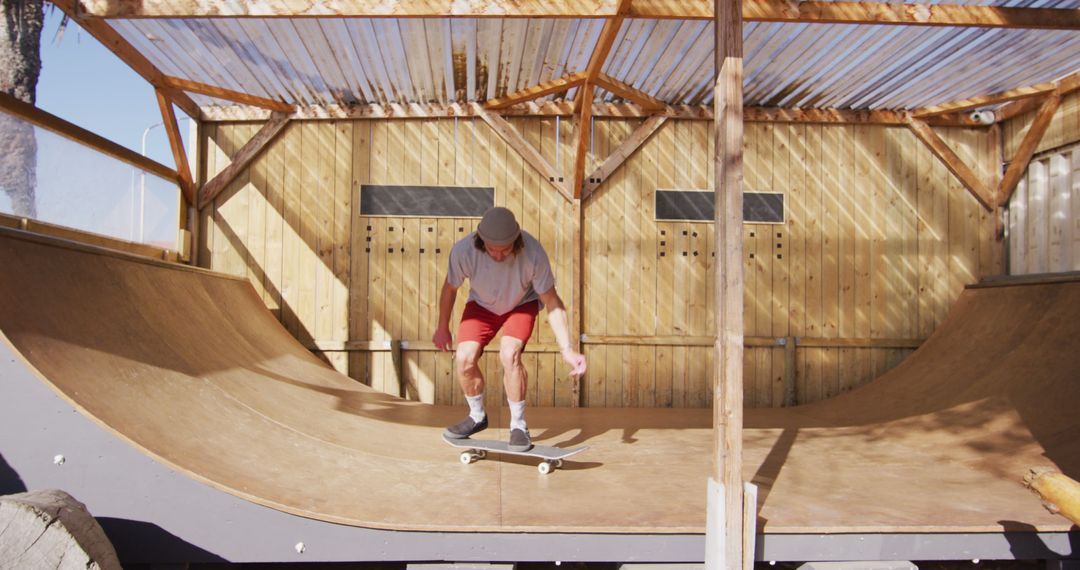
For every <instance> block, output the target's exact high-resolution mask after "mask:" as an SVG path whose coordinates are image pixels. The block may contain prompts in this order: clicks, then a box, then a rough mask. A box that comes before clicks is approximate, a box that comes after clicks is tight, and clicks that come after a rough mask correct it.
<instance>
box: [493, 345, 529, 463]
mask: <svg viewBox="0 0 1080 570" xmlns="http://www.w3.org/2000/svg"><path fill="white" fill-rule="evenodd" d="M524 349H525V343H523V342H521V340H519V339H516V338H513V337H507V336H504V337H503V338H502V343H501V344H500V345H499V360H500V361H501V362H502V365H503V387H504V388H505V389H506V400H507V403H508V404H509V405H510V449H511V450H513V451H527V450H529V449H530V448H532V441H531V439H530V438H529V428H528V426H527V425H526V424H525V393H526V391H527V390H528V387H529V373H528V372H526V371H525V365H524V364H522V362H521V353H522V351H523V350H524Z"/></svg>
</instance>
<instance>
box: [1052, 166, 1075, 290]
mask: <svg viewBox="0 0 1080 570" xmlns="http://www.w3.org/2000/svg"><path fill="white" fill-rule="evenodd" d="M1049 163H1050V184H1049V188H1050V196H1049V198H1050V201H1049V211H1048V214H1049V216H1048V217H1047V219H1048V220H1049V224H1048V226H1049V227H1048V228H1047V231H1048V233H1049V236H1048V239H1047V242H1048V251H1047V255H1048V257H1049V259H1048V260H1047V267H1048V269H1049V270H1050V272H1052V273H1059V272H1064V271H1069V269H1070V266H1071V265H1072V264H1071V263H1070V261H1071V260H1070V259H1069V257H1070V255H1069V254H1070V249H1069V246H1070V245H1071V242H1072V235H1071V234H1072V232H1071V231H1070V230H1071V227H1072V226H1073V225H1075V224H1076V221H1075V220H1073V219H1072V218H1071V215H1072V204H1071V202H1072V188H1071V187H1070V186H1069V175H1070V174H1071V172H1070V171H1071V170H1072V168H1071V166H1072V165H1071V164H1070V160H1069V156H1068V155H1066V154H1064V153H1055V154H1053V155H1051V156H1050V157H1049Z"/></svg>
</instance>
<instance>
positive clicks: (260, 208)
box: [246, 155, 269, 302]
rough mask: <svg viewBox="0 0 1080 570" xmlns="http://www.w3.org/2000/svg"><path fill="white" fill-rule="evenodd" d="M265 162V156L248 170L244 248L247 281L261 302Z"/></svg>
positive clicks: (263, 292) (266, 189) (263, 288)
mask: <svg viewBox="0 0 1080 570" xmlns="http://www.w3.org/2000/svg"><path fill="white" fill-rule="evenodd" d="M267 166H268V165H267V161H266V160H265V155H264V156H263V159H262V160H256V161H254V162H252V164H251V166H250V167H249V168H248V173H249V180H250V188H249V189H248V192H249V202H250V203H249V206H248V212H247V215H248V228H249V231H248V240H247V242H246V246H247V249H248V253H249V262H248V267H247V273H248V279H249V280H250V281H251V285H252V287H254V288H255V292H256V293H257V294H258V295H259V297H260V298H261V299H263V302H266V301H267V298H268V297H269V295H268V294H267V291H266V249H267V248H266V246H267V241H266V233H267V232H266V225H267V204H268V202H269V200H268V198H269V195H268V192H269V183H268V181H267V176H268V172H267Z"/></svg>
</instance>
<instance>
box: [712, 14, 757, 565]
mask: <svg viewBox="0 0 1080 570" xmlns="http://www.w3.org/2000/svg"><path fill="white" fill-rule="evenodd" d="M714 9H715V15H714V17H715V22H716V87H715V91H714V93H715V95H714V109H715V113H714V116H715V119H714V121H715V122H714V126H715V128H714V135H715V141H716V157H715V160H716V180H715V193H716V200H715V203H716V208H715V210H716V213H715V215H716V217H715V224H716V248H715V251H716V252H717V254H718V255H717V267H716V330H717V335H716V343H715V350H716V370H715V380H714V388H715V389H714V391H713V393H714V395H715V396H714V401H713V433H714V453H715V460H714V465H713V469H712V473H711V476H710V481H709V489H710V493H709V501H708V509H709V516H708V526H707V528H706V541H705V543H706V549H707V551H706V553H705V565H706V568H710V569H716V570H719V569H725V570H741V568H742V567H743V554H744V552H743V544H744V543H743V534H744V530H743V518H744V515H743V511H744V509H743V497H744V495H743V493H744V489H743V481H742V435H743V434H742V423H743V409H742V408H743V386H742V369H743V273H742V217H743V214H742V204H743V195H742V182H743V173H742V146H743V101H742V100H743V91H742V79H743V71H742V54H743V49H742V1H741V0H715V1H714ZM718 503H719V504H718ZM749 532H754V531H753V527H751V528H750V530H749ZM748 555H750V556H752V555H753V554H752V553H748Z"/></svg>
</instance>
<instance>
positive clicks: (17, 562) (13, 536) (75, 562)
mask: <svg viewBox="0 0 1080 570" xmlns="http://www.w3.org/2000/svg"><path fill="white" fill-rule="evenodd" d="M0 568H56V569H68V568H70V569H73V570H74V569H80V570H81V569H88V570H112V569H116V570H120V560H119V558H117V556H116V550H115V549H113V546H112V543H110V542H109V539H108V538H107V537H106V536H105V531H103V530H101V526H100V525H99V524H98V523H97V521H96V520H94V517H93V516H91V515H90V513H89V511H87V510H86V505H84V504H82V503H80V502H79V501H77V500H75V498H74V497H72V496H71V495H69V494H67V493H65V492H64V491H60V490H56V489H50V490H45V491H32V492H29V493H19V494H16V495H6V496H3V497H0Z"/></svg>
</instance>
